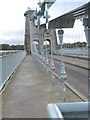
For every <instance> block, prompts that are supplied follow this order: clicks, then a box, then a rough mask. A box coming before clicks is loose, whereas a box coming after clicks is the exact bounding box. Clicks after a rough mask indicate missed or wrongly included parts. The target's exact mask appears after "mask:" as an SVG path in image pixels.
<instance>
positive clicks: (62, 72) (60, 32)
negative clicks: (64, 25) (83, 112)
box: [58, 29, 67, 102]
mask: <svg viewBox="0 0 90 120" xmlns="http://www.w3.org/2000/svg"><path fill="white" fill-rule="evenodd" d="M63 34H64V31H63V30H62V29H60V30H58V37H59V41H60V46H61V71H60V79H61V81H62V101H63V102H65V83H64V81H65V80H66V79H67V75H66V72H65V66H64V62H63V51H62V46H63Z"/></svg>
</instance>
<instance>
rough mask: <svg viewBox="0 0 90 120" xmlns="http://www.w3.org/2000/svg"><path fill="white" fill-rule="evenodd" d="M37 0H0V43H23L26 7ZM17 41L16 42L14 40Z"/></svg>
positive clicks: (32, 4) (33, 5)
mask: <svg viewBox="0 0 90 120" xmlns="http://www.w3.org/2000/svg"><path fill="white" fill-rule="evenodd" d="M37 1H38V0H33V1H32V0H0V43H10V44H16V43H17V44H19V43H22V44H23V42H22V41H23V39H24V30H25V17H24V12H25V11H26V10H27V7H31V8H33V7H36V5H37ZM16 41H17V42H16Z"/></svg>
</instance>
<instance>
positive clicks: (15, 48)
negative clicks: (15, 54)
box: [0, 44, 24, 50]
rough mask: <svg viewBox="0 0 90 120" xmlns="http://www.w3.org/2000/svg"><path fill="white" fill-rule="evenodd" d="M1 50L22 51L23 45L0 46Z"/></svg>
mask: <svg viewBox="0 0 90 120" xmlns="http://www.w3.org/2000/svg"><path fill="white" fill-rule="evenodd" d="M0 48H1V50H24V45H9V44H0Z"/></svg>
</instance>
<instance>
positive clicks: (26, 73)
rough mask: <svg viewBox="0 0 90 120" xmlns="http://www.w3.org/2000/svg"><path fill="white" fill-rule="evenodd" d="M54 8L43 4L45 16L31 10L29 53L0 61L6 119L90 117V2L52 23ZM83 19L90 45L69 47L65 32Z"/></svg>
mask: <svg viewBox="0 0 90 120" xmlns="http://www.w3.org/2000/svg"><path fill="white" fill-rule="evenodd" d="M54 3H55V0H53V1H49V0H47V1H44V2H42V3H41V2H40V1H39V3H38V5H39V7H40V10H39V11H38V10H37V9H36V10H32V9H30V8H28V9H27V11H25V13H24V16H25V19H26V21H25V41H24V49H25V50H24V51H14V52H13V53H12V52H11V53H9V54H8V55H7V54H6V55H3V56H0V73H1V74H0V116H1V118H52V119H53V118H59V119H70V118H76V119H79V118H84V119H88V118H89V114H88V113H89V109H88V105H89V103H88V100H89V96H90V93H89V92H90V90H89V79H90V76H89V70H90V68H89V66H88V64H89V52H88V51H89V49H90V40H89V39H90V20H89V18H90V15H89V13H90V2H88V3H86V4H84V5H82V6H80V7H78V8H76V9H74V10H72V11H69V12H67V13H65V14H63V15H61V16H60V17H57V18H55V19H53V20H50V21H49V18H50V15H49V14H48V11H49V8H50V7H52V6H53V4H54ZM41 17H43V18H44V19H45V20H46V22H45V23H44V24H41V21H40V19H41ZM77 19H81V20H82V21H83V27H84V32H85V36H86V40H87V46H86V47H84V48H78V49H77V48H73V49H72V48H68V49H67V48H63V39H64V34H65V33H64V30H65V29H66V28H73V27H74V23H75V20H77ZM56 29H58V31H57V34H58V35H57V34H56ZM57 37H58V39H59V43H60V49H58V50H57V44H58V43H57ZM48 42H49V44H47V43H48Z"/></svg>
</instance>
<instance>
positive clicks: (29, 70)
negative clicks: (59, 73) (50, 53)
mask: <svg viewBox="0 0 90 120" xmlns="http://www.w3.org/2000/svg"><path fill="white" fill-rule="evenodd" d="M61 89H62V87H61V82H60V81H59V80H58V79H57V78H55V93H54V95H53V94H52V82H51V74H50V73H48V74H46V75H43V70H42V66H41V65H40V63H38V62H37V61H36V60H34V59H33V58H32V56H27V57H26V58H25V59H24V61H23V62H22V63H21V65H20V66H19V68H18V69H17V71H16V73H15V75H14V77H13V78H12V80H11V81H10V83H9V84H8V85H7V87H6V89H5V90H4V92H3V94H2V117H3V118H47V117H48V116H47V111H46V106H47V104H48V103H53V102H54V103H57V102H61V96H62V90H61ZM70 101H71V102H72V101H81V100H80V98H78V96H76V95H75V94H74V93H72V92H71V91H70V90H69V89H68V88H66V102H70Z"/></svg>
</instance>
